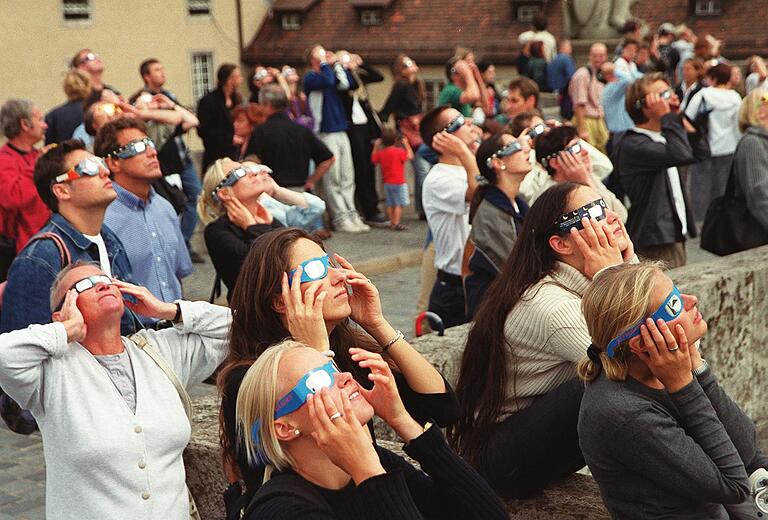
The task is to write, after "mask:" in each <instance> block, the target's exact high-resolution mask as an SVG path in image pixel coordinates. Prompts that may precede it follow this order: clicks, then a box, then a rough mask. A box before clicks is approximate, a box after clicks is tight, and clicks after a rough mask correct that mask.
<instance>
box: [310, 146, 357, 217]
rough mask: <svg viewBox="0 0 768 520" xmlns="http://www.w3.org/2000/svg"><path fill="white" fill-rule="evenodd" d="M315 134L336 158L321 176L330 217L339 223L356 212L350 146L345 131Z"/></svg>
mask: <svg viewBox="0 0 768 520" xmlns="http://www.w3.org/2000/svg"><path fill="white" fill-rule="evenodd" d="M317 136H318V137H319V138H320V140H321V141H323V143H325V146H327V147H328V149H329V150H331V152H332V153H333V156H334V157H335V158H336V160H335V161H333V164H332V165H331V167H330V168H329V169H328V171H327V172H326V173H325V175H324V176H323V188H324V189H325V202H326V203H327V204H328V210H329V211H330V213H331V217H332V218H333V221H334V222H335V223H339V222H342V221H344V220H347V219H348V218H350V216H351V215H353V214H354V213H356V210H355V166H354V163H353V162H352V148H351V146H350V144H349V137H347V134H346V132H331V133H324V132H320V133H318V134H317Z"/></svg>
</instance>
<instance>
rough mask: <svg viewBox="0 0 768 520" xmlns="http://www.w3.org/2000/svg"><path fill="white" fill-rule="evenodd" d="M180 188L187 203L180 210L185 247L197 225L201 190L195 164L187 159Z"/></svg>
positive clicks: (182, 171)
mask: <svg viewBox="0 0 768 520" xmlns="http://www.w3.org/2000/svg"><path fill="white" fill-rule="evenodd" d="M181 188H182V190H183V191H184V195H186V196H187V204H186V205H185V206H184V210H183V211H182V212H181V234H182V236H184V242H186V243H187V247H189V240H190V239H191V238H192V234H193V233H194V232H195V227H197V197H199V196H200V192H201V191H202V190H203V186H202V184H201V183H200V177H198V176H197V170H195V165H194V164H193V163H192V161H191V160H189V159H187V161H186V164H185V165H184V169H183V170H181Z"/></svg>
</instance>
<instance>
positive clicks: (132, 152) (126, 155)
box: [109, 137, 157, 159]
mask: <svg viewBox="0 0 768 520" xmlns="http://www.w3.org/2000/svg"><path fill="white" fill-rule="evenodd" d="M149 148H152V149H153V150H157V146H155V143H154V141H152V139H150V138H149V137H145V138H143V139H134V140H133V141H131V142H130V143H126V144H124V145H123V146H121V147H120V148H118V149H117V150H114V151H112V152H110V153H109V157H116V158H118V159H130V158H132V157H136V156H137V155H139V154H142V153H145V152H146V151H147V150H148V149H149Z"/></svg>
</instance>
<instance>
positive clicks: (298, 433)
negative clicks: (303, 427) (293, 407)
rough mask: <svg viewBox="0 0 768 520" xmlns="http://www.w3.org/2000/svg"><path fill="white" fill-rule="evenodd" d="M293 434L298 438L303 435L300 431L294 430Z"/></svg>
mask: <svg viewBox="0 0 768 520" xmlns="http://www.w3.org/2000/svg"><path fill="white" fill-rule="evenodd" d="M293 434H294V435H295V436H296V437H298V436H299V435H300V434H301V432H300V431H299V430H293Z"/></svg>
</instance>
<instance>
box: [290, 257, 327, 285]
mask: <svg viewBox="0 0 768 520" xmlns="http://www.w3.org/2000/svg"><path fill="white" fill-rule="evenodd" d="M330 262H331V260H330V257H329V256H328V255H323V256H319V257H317V258H310V259H309V260H304V261H303V262H302V263H301V264H300V267H301V280H300V283H304V282H314V281H315V280H322V279H323V278H325V277H326V276H328V265H329V264H330ZM334 267H335V265H334ZM297 269H298V267H297V268H296V269H291V270H290V271H289V272H288V287H290V286H291V284H292V283H293V275H294V274H295V273H296V270H297Z"/></svg>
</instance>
